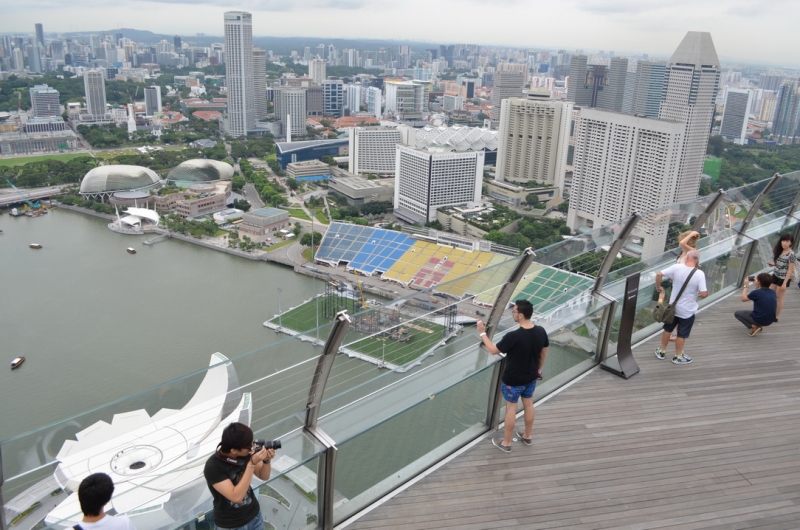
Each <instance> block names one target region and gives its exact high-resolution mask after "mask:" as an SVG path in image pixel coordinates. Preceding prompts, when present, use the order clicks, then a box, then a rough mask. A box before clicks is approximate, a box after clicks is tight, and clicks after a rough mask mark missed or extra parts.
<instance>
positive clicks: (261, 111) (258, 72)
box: [253, 47, 267, 120]
mask: <svg viewBox="0 0 800 530" xmlns="http://www.w3.org/2000/svg"><path fill="white" fill-rule="evenodd" d="M253 104H254V107H255V109H254V113H255V119H256V120H265V119H267V52H266V51H265V50H262V49H261V48H255V47H254V48H253Z"/></svg>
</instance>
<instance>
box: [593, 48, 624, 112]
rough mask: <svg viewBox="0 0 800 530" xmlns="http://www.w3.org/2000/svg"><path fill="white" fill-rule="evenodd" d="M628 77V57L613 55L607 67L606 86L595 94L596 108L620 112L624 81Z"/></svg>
mask: <svg viewBox="0 0 800 530" xmlns="http://www.w3.org/2000/svg"><path fill="white" fill-rule="evenodd" d="M627 79H628V59H625V58H624V57H614V58H612V59H611V66H610V67H609V69H608V76H607V82H606V86H604V87H603V90H602V91H601V92H600V93H599V94H598V95H597V108H598V109H604V110H613V111H614V112H622V104H623V102H624V99H625V83H626V81H627Z"/></svg>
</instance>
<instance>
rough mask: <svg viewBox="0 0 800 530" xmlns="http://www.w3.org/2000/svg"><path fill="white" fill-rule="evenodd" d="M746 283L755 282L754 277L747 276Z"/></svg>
mask: <svg viewBox="0 0 800 530" xmlns="http://www.w3.org/2000/svg"><path fill="white" fill-rule="evenodd" d="M747 281H749V282H754V281H756V277H755V276H748V277H747Z"/></svg>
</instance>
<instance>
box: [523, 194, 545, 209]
mask: <svg viewBox="0 0 800 530" xmlns="http://www.w3.org/2000/svg"><path fill="white" fill-rule="evenodd" d="M525 202H527V203H528V204H530V205H531V206H532V207H533V208H536V209H537V210H540V209H542V208H544V204H543V203H541V202H539V196H538V195H536V194H535V193H529V194H528V195H526V196H525Z"/></svg>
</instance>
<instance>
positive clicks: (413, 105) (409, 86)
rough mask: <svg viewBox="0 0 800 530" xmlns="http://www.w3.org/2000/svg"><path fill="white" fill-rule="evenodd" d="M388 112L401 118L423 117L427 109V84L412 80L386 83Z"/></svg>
mask: <svg viewBox="0 0 800 530" xmlns="http://www.w3.org/2000/svg"><path fill="white" fill-rule="evenodd" d="M385 86H386V112H393V113H394V114H395V115H396V116H397V117H398V118H400V119H421V118H422V114H423V113H424V112H425V111H426V110H427V105H426V103H427V97H428V91H427V88H426V86H425V85H419V84H415V83H412V82H410V81H391V82H387V83H386V85H385Z"/></svg>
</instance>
